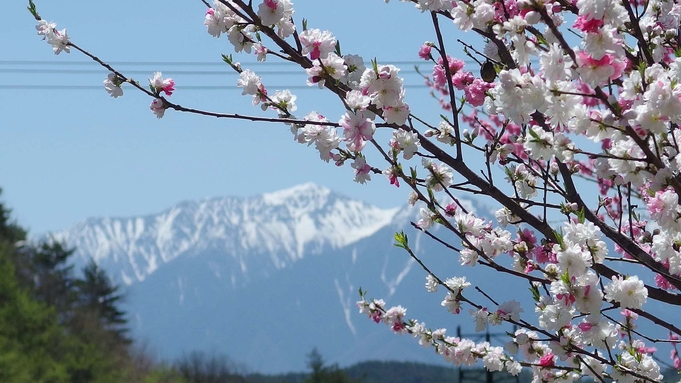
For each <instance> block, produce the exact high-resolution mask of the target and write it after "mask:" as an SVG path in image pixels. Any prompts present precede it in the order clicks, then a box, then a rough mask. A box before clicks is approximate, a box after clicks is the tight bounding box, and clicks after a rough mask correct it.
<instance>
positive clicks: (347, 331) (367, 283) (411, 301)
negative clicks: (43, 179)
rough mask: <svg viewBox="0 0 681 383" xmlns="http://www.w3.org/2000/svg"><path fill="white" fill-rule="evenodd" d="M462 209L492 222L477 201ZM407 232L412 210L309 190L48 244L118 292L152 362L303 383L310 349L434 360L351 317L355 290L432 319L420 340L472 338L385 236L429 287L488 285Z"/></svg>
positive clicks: (76, 231) (330, 354)
mask: <svg viewBox="0 0 681 383" xmlns="http://www.w3.org/2000/svg"><path fill="white" fill-rule="evenodd" d="M396 192H404V193H405V198H406V196H407V195H406V193H407V191H406V190H404V191H402V190H399V191H396ZM464 203H465V204H466V205H467V208H468V209H469V210H472V211H477V212H478V214H482V215H483V216H487V217H490V216H491V215H490V211H489V210H488V209H487V208H486V207H485V206H484V205H482V204H480V203H479V202H478V201H476V200H467V201H464ZM417 219H418V209H413V208H409V207H408V206H404V207H397V208H393V209H380V208H377V207H375V206H372V205H370V204H368V203H365V202H361V201H357V200H353V199H350V198H347V197H344V196H341V195H338V194H336V193H334V192H332V191H330V190H329V189H327V188H324V187H321V186H318V185H315V184H311V183H308V184H303V185H299V186H295V187H292V188H289V189H285V190H280V191H275V192H271V193H265V194H262V195H259V196H254V197H248V198H238V197H220V198H208V199H204V200H200V201H189V202H182V203H179V204H177V205H175V206H173V207H171V208H169V209H167V210H165V211H163V212H160V213H158V214H151V215H145V216H140V217H128V218H89V219H86V220H84V221H82V222H79V223H77V224H75V225H73V226H71V227H70V228H68V229H66V230H64V231H61V232H58V233H53V235H54V237H55V238H56V239H58V240H62V241H64V242H66V243H67V244H68V245H70V246H73V247H76V249H77V250H76V257H75V259H76V263H77V265H79V264H83V263H84V262H85V261H87V260H88V259H89V258H94V259H95V261H96V262H97V263H98V264H99V265H100V266H101V267H103V268H104V269H105V270H107V272H108V273H109V275H111V276H112V278H113V279H114V281H115V282H116V283H118V284H121V285H124V291H125V294H126V306H125V307H124V308H125V310H126V311H127V312H128V313H129V319H130V322H129V323H130V327H131V332H132V335H133V336H134V337H135V338H137V339H142V340H143V341H144V342H145V343H146V344H148V345H149V346H150V347H151V348H152V349H153V350H155V351H156V353H157V354H158V356H159V357H161V358H165V359H172V358H176V357H178V356H180V355H182V354H183V353H187V352H190V351H193V350H212V351H217V352H220V353H224V354H227V355H229V356H231V357H232V358H233V359H235V360H236V361H238V362H242V363H244V364H246V365H247V366H249V367H250V368H251V369H252V370H254V371H259V372H264V373H278V372H287V371H301V370H304V369H305V355H306V354H307V353H309V351H310V350H311V349H312V348H313V347H317V348H318V349H319V350H320V351H321V352H322V355H324V357H325V359H326V360H328V361H329V362H331V363H340V364H341V365H347V364H350V363H355V362H359V361H363V360H370V359H379V360H381V359H382V360H412V361H422V362H439V361H440V358H439V357H437V356H436V355H434V353H433V352H432V350H424V349H423V348H422V347H420V346H419V345H418V343H417V342H416V341H415V340H413V339H410V338H409V337H406V336H402V337H400V336H396V335H394V334H391V333H390V331H389V330H388V329H387V328H386V327H385V326H383V325H376V324H375V323H373V322H372V321H370V320H369V319H367V318H365V317H363V316H361V315H360V314H358V311H357V308H356V306H355V302H356V301H357V300H358V298H359V296H358V294H357V290H358V288H360V287H362V288H363V289H364V290H367V291H369V295H368V297H372V298H383V299H386V301H387V303H388V304H389V305H398V304H401V305H404V306H405V307H407V308H408V310H409V312H408V314H410V315H409V317H410V318H417V319H421V320H426V322H427V323H428V324H429V325H430V324H431V322H430V320H435V321H434V322H432V326H433V328H435V327H447V328H449V329H450V331H451V332H454V331H455V327H456V326H457V325H458V324H462V325H463V326H464V327H463V330H464V331H471V330H472V327H473V326H472V320H471V318H470V317H468V316H467V315H461V316H452V315H451V314H449V313H448V312H447V311H446V310H445V309H443V308H441V307H440V302H441V301H442V298H443V294H444V293H443V294H439V293H437V294H427V293H426V291H425V289H424V287H423V286H424V281H425V279H424V278H425V276H426V273H425V272H424V271H423V270H422V269H421V268H420V267H418V265H417V264H416V262H414V260H413V259H411V258H410V257H409V256H408V254H406V253H405V252H404V251H403V250H401V249H398V248H396V247H395V246H393V243H394V239H393V236H394V233H395V232H396V231H401V230H404V231H405V232H406V233H407V234H408V235H409V241H410V244H411V245H412V247H413V249H414V250H415V252H416V254H417V255H418V256H419V257H420V258H421V259H422V260H423V261H424V262H425V263H426V264H428V265H429V266H431V267H432V268H433V269H434V270H438V271H439V272H440V273H442V274H441V275H440V276H441V277H444V278H447V277H450V276H461V275H466V276H467V277H468V278H469V280H471V282H473V283H475V281H476V280H483V279H484V280H487V281H489V280H494V278H495V275H494V273H493V272H491V271H490V270H488V269H485V268H483V267H475V268H466V269H465V270H462V267H461V266H460V265H459V262H458V254H455V253H453V252H452V251H450V250H448V249H446V248H444V247H443V246H441V245H440V244H438V243H436V242H435V241H432V240H430V239H428V238H426V236H425V235H422V234H421V233H419V232H418V231H416V230H414V229H413V228H412V227H411V226H410V222H411V221H416V220H417ZM488 219H489V218H488ZM440 234H441V235H442V236H443V239H445V240H451V241H452V242H453V243H456V244H458V243H459V242H457V240H456V239H454V238H453V237H452V236H451V235H449V236H448V235H447V234H448V233H444V231H442V232H441V233H440ZM518 288H520V289H525V288H526V286H524V285H523V286H518ZM498 290H499V291H489V292H490V293H496V294H497V295H496V296H495V297H498V298H499V299H501V300H503V298H504V296H506V297H512V296H513V295H514V294H517V291H518V290H517V289H515V288H514V286H513V285H512V284H504V285H503V286H502V285H499V289H498ZM507 299H510V298H507Z"/></svg>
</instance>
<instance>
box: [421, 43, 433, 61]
mask: <svg viewBox="0 0 681 383" xmlns="http://www.w3.org/2000/svg"><path fill="white" fill-rule="evenodd" d="M431 49H433V47H432V46H431V45H430V44H429V43H428V42H426V43H424V44H423V45H421V49H419V57H420V58H422V59H424V60H430V58H431V57H432V56H431V54H430V51H431Z"/></svg>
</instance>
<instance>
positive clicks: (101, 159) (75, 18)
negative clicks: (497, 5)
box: [0, 0, 475, 234]
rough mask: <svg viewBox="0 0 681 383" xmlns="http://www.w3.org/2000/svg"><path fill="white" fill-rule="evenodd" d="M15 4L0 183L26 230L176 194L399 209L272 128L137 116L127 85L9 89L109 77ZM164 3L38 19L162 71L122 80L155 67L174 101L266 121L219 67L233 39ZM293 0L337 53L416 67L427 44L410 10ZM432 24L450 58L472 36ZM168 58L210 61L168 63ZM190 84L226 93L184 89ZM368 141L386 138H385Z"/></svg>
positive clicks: (427, 35) (187, 3) (1, 85)
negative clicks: (61, 48) (322, 193)
mask: <svg viewBox="0 0 681 383" xmlns="http://www.w3.org/2000/svg"><path fill="white" fill-rule="evenodd" d="M26 3H27V1H26V2H23V1H12V2H3V4H2V5H0V22H1V23H2V24H3V25H6V26H8V28H7V29H6V30H8V31H9V33H4V34H2V35H0V46H2V47H3V49H2V52H3V54H2V56H1V57H0V61H1V63H0V98H1V99H2V103H0V113H1V114H2V123H1V124H0V134H1V137H2V139H1V140H0V187H2V188H3V196H2V199H3V201H5V203H6V204H7V205H8V206H9V207H11V208H12V209H13V210H14V216H15V217H17V218H18V220H19V222H20V223H21V224H22V225H24V226H27V227H29V228H30V230H31V232H32V233H34V234H37V233H41V232H44V231H49V230H58V229H61V228H64V227H66V226H68V225H70V224H73V223H75V222H77V221H79V220H81V219H83V218H86V217H91V216H127V215H137V214H145V213H152V212H156V211H159V210H162V209H164V208H166V207H169V206H170V205H172V204H174V203H176V202H179V201H182V200H187V199H197V198H203V197H210V196H219V195H252V194H258V193H262V192H266V191H271V190H276V189H281V188H285V187H289V186H293V185H296V184H300V183H303V182H308V181H313V182H316V183H318V184H320V185H324V186H327V187H329V188H331V189H333V190H335V191H338V192H340V193H343V194H345V195H348V196H351V197H356V198H359V199H362V200H365V201H368V202H371V203H374V204H376V205H378V206H381V207H392V206H397V205H401V204H403V203H404V202H405V201H406V198H407V196H408V190H406V189H405V188H404V187H403V188H400V189H396V188H394V187H392V186H390V185H389V184H388V183H387V181H386V180H385V178H384V177H382V176H374V180H373V181H372V182H371V183H370V184H368V185H357V184H355V183H354V182H353V181H352V178H353V174H352V169H351V168H350V167H349V166H345V167H342V168H336V167H335V166H334V165H333V164H327V163H324V162H322V161H320V160H319V158H318V155H317V153H316V151H315V150H314V149H313V148H307V147H305V146H303V145H300V144H297V143H295V142H293V141H292V136H291V134H290V132H289V131H288V129H287V128H286V127H285V126H283V125H279V124H255V123H249V122H241V121H235V120H225V119H220V120H217V119H211V118H207V117H201V116H195V115H186V114H181V113H177V112H172V111H169V112H168V113H167V114H166V116H165V117H164V118H163V119H161V120H157V119H156V118H155V117H154V116H153V115H152V114H151V113H150V112H149V109H148V105H149V102H150V101H151V100H150V99H149V98H148V97H147V96H145V95H143V94H141V93H138V92H135V91H133V89H131V88H124V89H125V90H126V93H125V95H124V97H122V98H119V99H112V98H110V97H109V96H108V95H107V94H106V92H105V91H104V90H103V89H95V90H73V89H65V88H57V89H50V90H45V89H16V88H14V89H10V88H7V86H8V85H20V86H25V85H69V86H73V85H76V86H82V85H90V86H100V85H101V84H102V81H103V79H104V78H105V76H106V74H107V72H106V70H104V69H103V68H102V69H101V70H100V67H98V66H97V65H96V64H95V63H92V64H83V61H86V58H85V57H84V56H82V55H80V54H78V53H76V52H72V53H71V54H68V55H67V54H61V55H59V56H55V55H53V53H52V51H51V49H50V47H49V46H48V45H47V44H46V43H45V42H43V41H41V40H40V38H39V36H37V35H36V33H35V29H34V25H35V22H34V21H33V20H32V18H31V15H30V14H29V13H28V12H27V11H26V8H25V7H26V5H27V4H26ZM165 3H166V4H167V5H161V3H159V2H157V1H141V0H121V1H118V2H116V5H115V6H114V7H110V9H105V8H102V7H99V6H97V7H96V8H95V7H93V6H92V2H91V1H86V0H70V1H53V0H50V1H48V0H44V1H40V0H38V1H37V2H36V4H37V6H38V10H39V12H40V13H41V15H42V16H43V17H44V18H45V19H47V20H49V21H54V22H56V23H57V25H58V28H59V29H61V28H67V30H68V33H69V35H70V36H71V39H72V41H73V42H74V43H76V44H78V45H80V46H82V47H83V48H85V49H87V50H89V51H91V52H92V53H94V54H96V55H98V56H99V57H101V58H102V59H103V60H105V61H110V62H161V63H164V64H157V65H144V66H142V65H129V64H126V65H117V68H120V69H121V70H122V71H123V72H126V73H127V72H128V71H133V73H138V72H139V74H134V75H133V76H132V77H133V78H135V79H137V80H140V81H141V82H142V83H146V78H147V77H150V76H151V74H152V72H153V71H156V70H161V71H163V73H164V75H165V76H169V77H173V78H174V79H175V81H176V83H177V90H176V92H175V93H174V94H173V97H172V99H173V101H175V102H178V103H180V104H183V105H185V106H192V107H199V108H204V109H210V110H214V111H222V112H235V113H243V114H253V115H272V114H271V113H270V114H268V113H263V112H261V111H260V109H259V108H257V107H253V106H252V105H251V100H250V97H244V96H241V92H240V90H238V89H237V88H236V86H235V84H236V79H237V76H236V75H235V74H234V73H233V72H232V71H231V70H230V69H229V68H228V67H227V66H226V65H220V54H221V53H231V45H230V44H229V43H228V42H227V41H226V39H215V38H213V37H211V36H210V35H208V34H207V33H206V31H205V27H204V26H203V15H204V13H205V6H204V5H203V4H202V3H201V2H200V1H199V0H184V1H168V2H165ZM256 3H258V2H257V1H256ZM294 5H295V9H296V14H295V18H296V20H297V21H298V22H299V21H300V19H301V18H303V17H304V18H307V19H308V25H309V27H311V28H321V29H329V30H330V31H332V32H333V33H334V34H335V35H336V36H337V38H338V39H339V40H340V41H341V44H342V48H343V53H356V54H360V55H362V56H363V57H365V59H366V60H369V59H370V58H373V57H377V58H378V59H379V62H381V63H392V62H396V61H402V62H404V61H407V62H416V61H417V60H418V57H417V55H416V53H417V51H418V48H419V46H420V45H421V43H423V41H425V40H431V41H432V40H434V39H435V36H434V33H433V30H432V26H431V25H430V17H429V15H428V14H421V13H420V12H419V11H418V10H415V9H414V8H413V6H411V5H409V4H402V3H397V2H393V3H390V4H385V3H384V1H382V0H314V1H313V0H298V1H294ZM443 24H444V25H445V27H446V29H445V34H446V35H447V36H448V40H449V42H450V44H451V45H450V46H449V52H450V54H452V53H453V55H455V56H457V57H461V58H463V56H462V52H461V46H459V45H456V44H457V43H456V42H455V38H456V37H460V38H464V39H469V41H470V39H471V38H474V36H473V35H472V34H468V35H458V34H457V35H454V34H455V33H458V32H455V29H454V27H453V25H451V23H448V22H444V23H443ZM298 25H300V24H298ZM474 41H475V40H474ZM235 58H236V59H237V60H239V61H241V62H242V63H245V62H247V61H252V60H253V57H252V56H251V55H237V56H235ZM16 61H39V62H40V64H35V65H33V64H32V65H28V64H22V63H16ZM69 61H71V62H72V63H70V64H69V63H68V62H69ZM73 61H75V63H73ZM176 62H205V63H213V64H214V65H212V66H208V65H200V66H188V65H177V64H172V63H176ZM269 62H272V63H274V62H275V60H271V61H269ZM424 64H425V63H424ZM245 66H246V67H251V68H252V69H254V70H255V71H256V72H267V71H282V70H283V71H287V72H288V71H294V70H296V68H295V67H292V66H277V65H274V64H266V65H259V64H257V63H256V64H254V65H251V66H247V65H245ZM400 66H401V67H402V68H403V70H404V71H405V83H406V84H409V85H420V84H422V81H421V80H420V79H419V78H418V77H417V75H416V74H414V72H413V64H404V65H400ZM426 67H427V64H426V65H423V66H422V68H426ZM18 70H19V71H20V70H24V71H25V70H30V71H28V73H26V72H25V73H21V72H19V71H18ZM60 70H81V71H82V72H81V73H63V72H58V71H60ZM50 71H51V72H50ZM174 71H175V72H176V73H174ZM177 71H185V72H187V71H215V72H218V73H214V74H210V75H205V74H204V75H196V74H187V73H181V72H179V73H177ZM220 72H221V73H220ZM408 72H409V73H408ZM426 72H428V70H426ZM147 73H148V74H147ZM299 73H300V74H297V75H282V74H263V81H264V83H265V85H266V86H267V87H268V89H270V90H274V89H283V88H284V87H285V86H287V85H298V86H299V85H304V80H305V75H304V72H302V71H299ZM187 85H188V86H200V85H209V86H224V89H219V90H187V89H185V90H183V89H182V87H183V86H187ZM293 92H294V93H295V94H296V95H297V96H298V112H297V113H298V114H299V115H304V114H306V113H308V112H309V111H312V110H317V111H320V112H321V113H322V114H324V115H326V116H327V117H329V119H331V120H336V121H337V120H338V119H339V118H340V116H341V115H342V113H343V110H342V106H341V105H340V104H338V102H337V101H336V100H334V99H333V98H332V97H331V95H330V94H327V93H328V92H326V91H322V90H318V89H316V88H310V89H295V90H294V91H293ZM407 102H409V103H410V105H411V108H412V110H413V111H415V112H416V113H417V114H418V115H420V116H426V118H427V119H428V120H430V121H431V122H435V123H437V122H438V120H439V114H440V113H441V110H439V109H438V107H437V102H436V101H435V100H432V99H431V98H430V97H429V96H428V91H427V90H426V89H424V88H408V90H407ZM378 138H379V139H380V140H382V142H387V140H388V132H383V133H381V134H379V135H378ZM373 158H376V159H377V157H376V156H374V157H373ZM371 160H372V157H369V163H370V164H374V165H378V166H380V167H383V164H382V163H380V162H378V160H376V161H374V162H373V163H372V161H371Z"/></svg>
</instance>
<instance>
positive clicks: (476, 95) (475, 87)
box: [460, 72, 494, 107]
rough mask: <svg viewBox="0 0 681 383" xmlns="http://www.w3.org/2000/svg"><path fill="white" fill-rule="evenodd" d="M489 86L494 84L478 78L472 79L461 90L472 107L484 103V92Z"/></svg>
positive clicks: (491, 86) (492, 86)
mask: <svg viewBox="0 0 681 383" xmlns="http://www.w3.org/2000/svg"><path fill="white" fill-rule="evenodd" d="M460 73H461V72H460ZM491 88H494V84H490V83H488V82H485V81H483V80H482V79H480V78H476V79H474V80H473V83H471V84H470V85H469V86H467V87H465V88H464V90H463V91H464V94H465V95H466V102H468V103H469V104H470V105H471V106H474V107H478V106H482V105H483V104H484V103H485V97H486V96H487V94H486V92H487V91H488V90H489V89H491Z"/></svg>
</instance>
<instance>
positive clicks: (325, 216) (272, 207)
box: [54, 183, 400, 285]
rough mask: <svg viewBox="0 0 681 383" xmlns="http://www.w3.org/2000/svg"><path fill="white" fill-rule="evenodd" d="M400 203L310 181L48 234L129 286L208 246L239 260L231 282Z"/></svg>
mask: <svg viewBox="0 0 681 383" xmlns="http://www.w3.org/2000/svg"><path fill="white" fill-rule="evenodd" d="M399 210H400V209H399V208H395V209H379V208H377V207H374V206H371V205H369V204H367V203H364V202H361V201H355V200H351V199H348V198H345V197H343V196H340V195H337V194H335V193H333V192H331V191H330V190H329V189H326V188H324V187H320V186H317V185H315V184H312V183H308V184H303V185H299V186H295V187H292V188H289V189H285V190H280V191H275V192H272V193H266V194H263V195H260V196H255V197H249V198H237V197H219V198H208V199H204V200H201V201H190V202H183V203H179V204H177V205H175V206H173V207H171V208H169V209H168V210H166V211H163V212H161V213H158V214H152V215H147V216H141V217H129V218H90V219H86V220H84V221H81V222H79V223H77V224H75V225H73V226H71V227H70V228H68V229H66V230H64V231H61V232H57V233H54V237H55V238H56V239H57V240H61V241H64V242H66V243H67V244H69V245H70V246H74V247H76V249H77V250H76V254H77V256H80V258H81V259H83V260H85V259H88V258H90V257H92V258H94V259H95V261H97V262H98V263H99V264H100V265H102V266H103V267H105V268H106V269H107V270H109V272H110V273H111V274H112V276H113V277H114V279H115V280H116V281H119V282H123V283H125V284H127V285H130V284H132V283H135V282H139V281H143V280H144V279H145V278H146V277H148V276H149V275H150V274H152V273H153V272H154V271H156V270H157V269H158V268H159V267H160V266H161V265H163V264H166V263H168V262H171V261H173V260H175V259H176V258H178V257H181V256H183V257H184V256H186V257H195V256H200V255H201V254H204V253H206V252H211V253H221V254H223V256H224V257H226V258H231V259H232V260H233V261H234V262H235V263H236V265H238V267H237V269H239V270H240V274H241V275H239V273H234V272H232V275H231V278H232V282H233V284H235V285H236V284H238V283H240V282H241V281H242V279H243V278H245V279H246V280H248V279H249V274H251V273H252V272H254V271H253V270H251V269H252V268H257V272H258V273H260V274H264V275H267V274H269V273H271V272H273V271H275V270H278V269H282V268H284V267H286V266H287V265H290V264H291V263H292V262H296V261H298V260H300V259H301V258H302V257H303V256H304V255H307V254H318V253H319V252H321V251H322V249H325V248H331V249H338V248H342V247H345V246H347V245H350V244H352V243H355V242H357V241H358V240H360V239H362V238H366V237H369V236H371V235H373V234H374V233H376V232H377V231H378V230H380V229H381V228H383V227H385V226H387V225H389V224H390V223H391V222H392V221H393V218H394V217H395V215H396V214H397V213H398V211H399ZM232 269H233V268H232Z"/></svg>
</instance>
